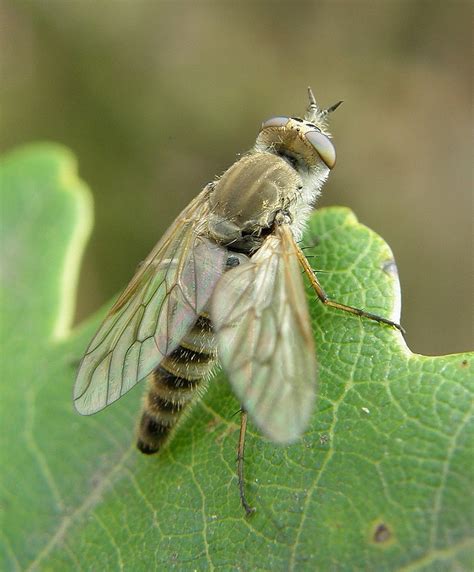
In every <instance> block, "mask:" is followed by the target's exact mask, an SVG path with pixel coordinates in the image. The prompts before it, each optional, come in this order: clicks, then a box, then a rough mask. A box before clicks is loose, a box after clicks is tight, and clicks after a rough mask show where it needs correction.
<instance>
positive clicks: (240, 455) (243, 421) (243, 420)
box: [237, 409, 255, 516]
mask: <svg viewBox="0 0 474 572" xmlns="http://www.w3.org/2000/svg"><path fill="white" fill-rule="evenodd" d="M246 431H247V412H246V411H245V410H244V409H241V416H240V435H239V445H238V447H237V475H238V478H239V491H240V502H241V503H242V506H243V507H244V509H245V512H246V514H247V516H250V515H251V514H252V513H254V512H255V508H254V507H251V506H250V505H249V503H248V502H247V499H246V498H245V491H244V450H245V433H246Z"/></svg>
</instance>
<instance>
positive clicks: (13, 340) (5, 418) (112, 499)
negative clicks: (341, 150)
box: [0, 144, 474, 571]
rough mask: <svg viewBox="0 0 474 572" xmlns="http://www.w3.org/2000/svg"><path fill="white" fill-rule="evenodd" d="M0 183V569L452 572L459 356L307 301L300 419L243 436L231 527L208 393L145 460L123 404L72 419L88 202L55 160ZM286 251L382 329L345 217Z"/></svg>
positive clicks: (462, 397) (456, 533)
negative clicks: (247, 510)
mask: <svg viewBox="0 0 474 572" xmlns="http://www.w3.org/2000/svg"><path fill="white" fill-rule="evenodd" d="M0 168H1V173H0V176H1V179H0V182H1V189H0V192H1V210H2V227H1V247H2V280H1V290H0V294H1V308H0V312H1V334H2V359H1V368H2V375H1V384H2V400H1V419H2V426H3V430H2V432H1V436H0V438H1V459H0V462H1V466H2V471H1V477H0V478H1V488H0V495H1V497H0V498H1V511H2V526H1V533H0V546H1V550H0V558H1V560H0V569H2V570H23V569H31V570H66V569H67V570H74V569H77V570H100V569H104V570H110V569H114V570H115V569H126V570H134V571H136V570H152V569H156V570H167V569H177V570H212V569H219V570H227V569H228V570H239V569H240V570H268V569H271V570H378V571H380V570H395V569H401V570H454V569H468V568H469V564H470V563H471V562H472V557H473V540H472V529H473V506H474V503H473V500H474V499H473V494H474V493H473V490H474V489H473V487H472V478H473V470H472V458H473V449H474V447H473V434H474V429H473V427H474V424H473V416H472V403H473V400H472V394H473V384H472V372H471V371H470V367H471V366H472V355H471V354H464V355H452V356H443V357H426V356H419V355H414V354H412V353H411V352H410V351H409V350H408V348H407V347H406V346H405V344H404V342H403V339H402V338H401V336H400V335H399V334H398V333H397V332H396V331H393V330H391V329H390V328H387V327H385V326H381V325H379V324H377V323H373V322H371V321H369V320H363V319H360V318H358V317H355V316H352V315H348V314H345V313H342V312H338V311H337V310H334V309H328V308H325V307H323V306H322V304H321V303H320V302H319V301H318V300H317V299H316V298H315V296H314V295H313V294H312V292H311V291H310V289H309V287H308V295H309V296H310V297H311V303H310V307H311V314H312V321H313V331H314V335H315V341H316V347H317V355H318V362H319V379H318V395H319V397H318V402H317V406H316V410H315V412H314V415H313V417H312V422H311V426H310V428H309V429H308V431H307V432H306V434H305V435H304V438H303V439H302V440H301V441H300V442H298V443H296V444H294V445H291V446H288V447H280V446H276V445H273V444H271V443H269V442H266V441H265V440H264V439H263V438H262V437H261V436H260V435H259V434H258V433H257V431H256V430H255V428H254V427H252V426H250V427H249V432H248V439H247V445H246V464H245V470H246V477H247V495H248V498H249V501H250V502H251V503H252V504H253V505H254V506H256V508H257V512H256V513H255V514H254V515H253V516H252V517H251V518H245V516H244V512H243V510H242V508H241V507H240V504H239V495H238V488H237V479H236V474H235V473H236V471H235V468H236V467H235V458H236V450H235V449H236V444H237V437H238V429H239V426H238V416H235V415H234V414H235V412H236V411H237V410H238V408H239V404H238V403H237V401H236V399H235V397H234V396H233V395H232V393H231V390H230V388H229V385H228V383H227V382H226V380H225V378H224V377H223V376H222V375H218V376H217V377H216V378H215V379H214V380H213V381H212V383H211V386H210V389H209V391H208V392H207V394H206V395H205V397H204V399H203V400H202V401H201V402H200V403H198V404H197V405H196V406H195V407H194V408H193V410H192V411H191V412H190V414H189V415H188V416H187V418H186V420H185V421H184V422H183V424H182V425H181V427H180V429H179V431H178V433H177V435H176V437H175V439H174V440H173V441H172V443H171V444H170V446H169V447H168V448H167V450H166V451H165V452H163V454H161V455H160V456H155V457H145V456H143V455H141V454H139V453H138V452H137V451H136V450H135V448H134V445H133V441H134V428H135V423H136V416H137V412H138V409H139V407H140V405H139V401H140V393H141V392H140V389H136V390H134V391H132V392H130V393H129V394H127V395H126V396H125V397H124V398H122V399H121V400H120V401H119V402H117V403H116V404H114V405H113V406H112V407H109V408H107V409H106V410H105V411H103V412H101V413H99V414H97V415H94V416H92V417H87V418H84V417H80V416H78V415H77V414H76V413H75V412H74V411H73V407H72V401H71V395H72V385H73V381H74V377H75V370H76V367H77V363H78V360H79V359H80V357H81V354H82V352H83V351H84V349H85V347H86V346H87V344H88V342H89V340H90V339H91V338H92V336H93V334H94V332H95V330H96V328H97V326H98V324H99V322H100V320H101V318H102V317H103V315H104V313H105V308H104V310H102V311H100V312H99V313H98V314H97V315H96V316H94V317H93V318H92V319H91V320H89V321H88V322H87V323H86V324H82V325H81V326H80V327H78V328H76V329H74V330H72V331H71V329H70V326H71V318H72V313H73V305H74V304H73V303H74V297H75V287H76V283H77V276H78V270H79V261H80V257H81V254H82V251H83V248H84V244H85V240H86V237H87V235H88V232H89V230H90V226H91V219H92V216H91V211H92V209H91V201H90V196H89V193H88V190H87V188H86V187H85V185H84V184H83V183H81V182H80V180H79V179H78V178H77V175H76V170H75V169H76V168H75V162H74V159H73V157H72V156H71V155H70V153H69V152H68V151H67V150H65V149H63V148H61V147H59V146H54V145H46V144H45V145H36V146H30V147H27V148H24V149H20V150H18V151H15V152H13V153H11V154H9V155H7V156H6V157H5V158H4V159H3V161H2V163H1V167H0ZM157 239H158V237H157ZM305 240H306V244H307V245H309V246H310V248H309V249H308V250H306V252H307V254H308V255H309V256H312V255H314V256H315V258H310V261H311V262H312V264H313V265H314V267H315V268H316V269H320V270H321V273H320V274H319V277H320V281H321V283H322V284H323V286H324V287H325V289H326V291H327V293H328V294H329V295H330V296H331V297H332V298H333V299H335V300H338V301H340V302H344V303H348V304H352V305H355V306H358V307H362V308H364V309H367V310H369V311H372V312H375V313H378V314H381V315H383V316H386V317H390V318H392V319H395V320H397V319H398V314H399V306H400V296H399V286H398V280H397V277H396V274H395V266H394V263H393V260H392V254H391V252H390V249H389V248H388V247H387V245H386V244H385V243H384V242H383V241H382V239H381V238H380V237H378V236H377V235H375V234H374V233H373V232H372V231H371V230H369V229H368V228H366V227H364V226H363V225H361V224H360V223H359V222H358V221H357V219H356V218H355V217H354V215H353V214H352V213H351V212H350V211H349V210H347V209H344V208H330V209H322V210H321V211H319V212H317V213H316V214H315V215H314V216H313V218H312V220H311V223H310V227H309V229H308V232H307V235H306V239H305ZM414 255H415V252H414Z"/></svg>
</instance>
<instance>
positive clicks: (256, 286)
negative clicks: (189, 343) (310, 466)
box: [211, 226, 316, 443]
mask: <svg viewBox="0 0 474 572" xmlns="http://www.w3.org/2000/svg"><path fill="white" fill-rule="evenodd" d="M211 318H212V321H213V325H214V329H215V332H216V336H217V347H218V352H219V359H220V361H221V363H222V366H223V368H224V370H225V371H226V373H227V374H228V377H229V379H230V382H231V384H232V387H233V389H234V391H235V393H236V394H237V397H238V398H239V400H240V402H241V403H242V405H243V407H244V408H245V409H246V410H247V411H248V414H249V415H250V417H251V418H252V420H253V421H254V423H255V424H256V425H257V426H258V427H259V428H260V430H261V431H262V433H263V434H264V435H266V436H267V437H268V438H269V439H271V440H272V441H275V442H279V443H289V442H291V441H294V440H295V439H297V438H298V437H299V436H300V435H301V433H302V432H303V431H304V430H305V429H306V427H307V425H308V422H309V417H310V415H311V412H312V410H313V404H314V398H315V394H316V358H315V353H314V342H313V336H312V332H311V326H310V320H309V313H308V307H307V302H306V294H305V291H304V286H303V279H302V275H301V268H300V266H299V263H298V258H297V255H296V245H295V242H294V239H293V235H292V233H291V230H290V229H289V228H288V227H287V226H280V227H278V228H277V229H276V232H275V234H274V235H272V236H269V237H268V238H267V239H266V240H265V242H264V244H263V246H262V247H261V248H260V250H259V251H258V252H257V253H256V254H255V255H254V256H253V257H252V258H251V259H250V261H249V262H248V263H245V264H242V265H240V266H237V267H235V268H233V269H232V270H229V271H228V272H226V273H225V274H224V276H223V277H222V278H221V279H220V281H219V283H218V285H217V287H216V290H215V292H214V294H213V296H212V299H211Z"/></svg>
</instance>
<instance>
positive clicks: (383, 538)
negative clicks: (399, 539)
mask: <svg viewBox="0 0 474 572" xmlns="http://www.w3.org/2000/svg"><path fill="white" fill-rule="evenodd" d="M391 538H392V532H391V530H390V528H389V527H388V526H387V525H386V524H384V523H383V522H381V523H379V524H378V525H377V526H376V528H375V531H374V542H376V543H377V544H380V543H386V542H388V541H389V540H391Z"/></svg>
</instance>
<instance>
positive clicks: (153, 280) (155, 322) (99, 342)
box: [74, 189, 226, 415]
mask: <svg viewBox="0 0 474 572" xmlns="http://www.w3.org/2000/svg"><path fill="white" fill-rule="evenodd" d="M207 204H208V201H207V190H206V189H205V190H204V191H203V192H202V193H201V194H200V195H199V196H198V197H196V199H195V200H194V201H193V202H192V203H191V204H190V205H189V206H188V207H187V208H186V209H185V210H184V211H183V212H182V213H181V215H180V216H179V217H178V218H177V219H176V221H175V222H174V224H173V225H172V226H171V227H170V229H169V230H168V232H167V233H166V234H165V235H164V237H163V238H162V239H161V241H160V242H158V244H157V245H156V247H155V248H154V249H153V251H152V252H151V254H150V255H149V256H148V258H147V259H146V260H145V262H144V263H143V265H142V266H141V268H140V269H139V271H138V272H137V274H136V275H135V276H134V278H133V279H132V281H131V282H130V284H129V285H128V286H127V288H126V289H125V291H124V292H123V293H122V295H121V296H120V298H119V299H118V300H117V302H116V303H115V305H114V306H113V307H112V309H111V310H110V312H109V314H108V315H107V317H106V318H105V320H104V322H103V323H102V325H101V326H100V328H99V330H98V332H97V334H96V335H95V337H94V338H93V340H92V341H91V343H90V344H89V347H88V348H87V351H86V353H85V355H84V357H83V359H82V362H81V365H80V367H79V372H78V374H77V378H76V383H75V386H74V405H75V407H76V409H77V411H78V412H79V413H81V414H83V415H90V414H91V413H95V412H96V411H99V410H101V409H103V408H104V407H106V406H107V405H110V404H111V403H113V402H114V401H116V400H117V399H119V398H120V397H121V396H122V395H123V394H124V393H126V392H127V391H128V390H129V389H131V388H132V387H133V386H134V385H135V384H136V383H138V382H139V381H140V380H142V379H143V378H144V377H146V376H147V375H148V374H149V373H150V372H151V371H152V370H153V369H154V368H155V367H156V366H157V365H158V364H159V363H160V362H161V360H162V359H163V358H164V357H165V356H167V355H169V354H170V353H171V352H172V351H173V350H174V349H176V347H177V346H178V345H179V342H180V341H181V340H182V339H183V337H184V336H185V335H186V334H187V332H188V331H189V330H190V328H191V327H192V326H193V324H194V323H195V321H196V319H197V317H198V315H199V314H200V312H201V311H202V310H203V308H204V307H205V306H206V304H207V302H208V300H209V298H210V296H211V294H212V292H213V290H214V287H215V285H216V283H217V280H218V279H219V277H220V276H221V275H222V273H223V271H224V267H225V260H226V250H225V249H224V248H222V247H220V246H218V245H216V244H215V243H213V242H211V241H210V240H208V239H206V238H204V237H203V236H200V234H199V230H200V224H202V221H203V220H205V218H206V215H207V213H208V207H207Z"/></svg>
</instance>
